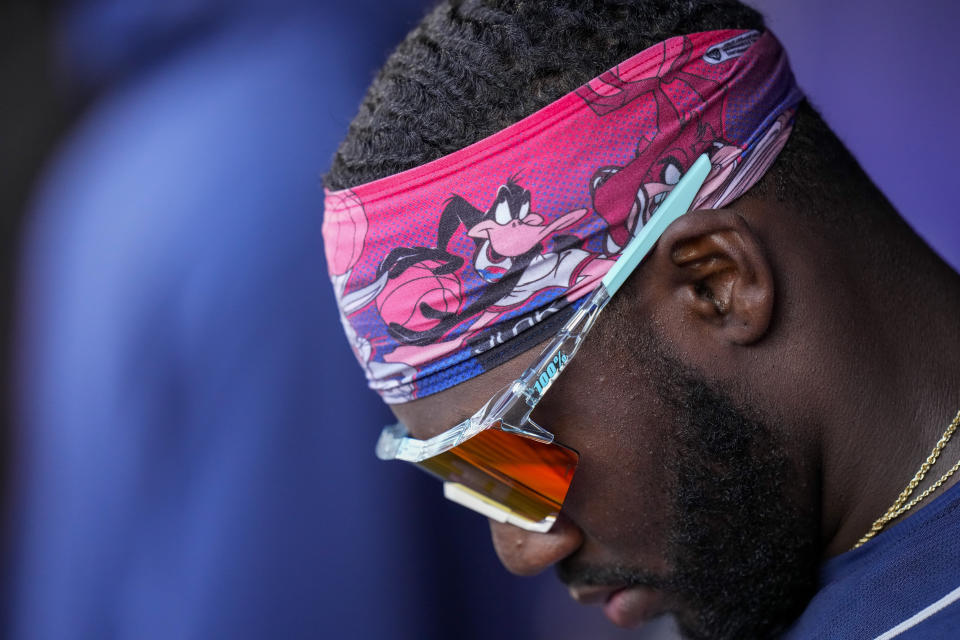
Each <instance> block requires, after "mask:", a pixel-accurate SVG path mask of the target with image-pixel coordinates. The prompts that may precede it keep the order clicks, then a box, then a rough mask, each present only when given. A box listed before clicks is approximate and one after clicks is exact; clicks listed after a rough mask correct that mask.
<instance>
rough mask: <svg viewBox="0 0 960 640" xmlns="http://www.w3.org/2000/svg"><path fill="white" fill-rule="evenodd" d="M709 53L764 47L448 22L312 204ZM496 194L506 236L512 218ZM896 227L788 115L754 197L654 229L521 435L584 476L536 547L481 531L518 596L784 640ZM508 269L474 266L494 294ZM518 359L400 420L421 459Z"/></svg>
mask: <svg viewBox="0 0 960 640" xmlns="http://www.w3.org/2000/svg"><path fill="white" fill-rule="evenodd" d="M713 29H757V30H762V29H763V23H762V19H761V17H760V16H759V15H758V14H757V13H756V12H755V11H753V10H751V9H749V8H747V7H744V6H743V5H740V4H737V3H735V2H702V3H692V2H691V3H672V2H642V1H638V2H595V3H584V2H569V3H562V2H546V1H545V2H529V1H525V2H516V1H514V2H459V3H458V2H453V3H450V4H444V5H441V6H440V7H439V8H438V9H436V10H435V11H434V12H432V13H431V14H430V15H429V16H428V17H427V18H426V19H425V20H424V22H423V23H422V24H421V25H420V26H419V27H418V28H417V29H416V30H414V32H413V33H411V35H410V36H409V37H408V38H407V40H406V41H405V42H404V43H403V44H401V46H400V47H399V48H398V49H397V51H396V52H395V53H394V54H393V55H392V56H391V58H390V60H389V61H388V62H387V64H386V65H385V67H384V69H383V70H382V71H381V73H380V75H379V76H378V77H377V79H376V81H375V82H374V84H373V85H372V87H371V89H370V91H369V93H368V95H367V98H366V99H365V100H364V103H363V105H362V106H361V110H360V114H359V115H358V116H357V118H356V120H355V121H354V122H353V124H352V125H351V128H350V133H349V136H348V138H347V139H346V140H345V141H344V143H343V145H342V146H341V148H340V150H339V151H338V153H337V156H336V158H335V160H334V164H333V167H332V169H331V171H330V173H329V174H328V175H327V178H326V182H327V186H328V187H330V188H332V189H341V188H346V187H351V186H354V185H358V184H361V183H366V182H369V181H371V180H375V179H378V178H382V177H384V176H388V175H392V174H395V173H398V172H400V171H403V170H406V169H409V168H412V167H416V166H419V165H422V164H424V163H426V162H429V161H431V160H434V159H436V158H439V157H441V156H444V155H446V154H448V153H451V152H453V151H456V150H458V149H461V148H463V147H465V146H467V145H469V144H471V143H473V142H476V141H477V140H480V139H483V138H485V137H487V136H489V135H491V134H493V133H495V132H497V131H499V130H501V129H503V128H504V127H507V126H509V125H510V124H512V123H514V122H516V121H518V120H520V119H521V118H523V117H525V116H527V115H529V114H530V113H532V112H534V111H536V110H537V109H539V108H541V107H544V106H545V105H547V104H549V103H550V102H552V101H554V100H556V99H557V98H559V97H561V96H563V95H564V94H566V93H568V92H570V91H572V90H573V89H575V88H576V87H578V86H580V85H582V84H583V83H584V82H586V81H588V80H589V79H591V78H593V77H594V76H596V75H598V74H599V73H600V72H602V71H603V70H605V69H607V68H610V67H611V66H613V65H615V64H617V63H619V62H621V61H622V60H624V59H626V58H628V57H629V56H631V55H632V54H634V53H636V52H638V51H641V50H643V49H646V48H648V47H650V46H652V45H654V44H656V43H658V42H661V41H663V40H665V39H667V38H669V37H672V36H677V35H683V34H688V33H694V32H700V31H707V30H713ZM668 181H669V179H668V175H667V173H666V172H665V173H664V182H668ZM509 192H510V190H509V189H507V194H506V196H504V197H505V200H504V203H505V204H504V206H505V207H506V208H505V209H504V215H507V214H506V212H507V211H508V210H509V211H513V209H517V210H519V209H518V208H519V207H520V206H522V203H519V202H517V203H513V202H511V201H509V198H508V197H507V196H509ZM453 204H455V205H456V206H461V205H460V203H456V202H454V203H453ZM496 209H497V202H494V203H493V204H491V206H490V210H489V211H488V212H487V213H488V214H490V215H495V214H496ZM877 212H880V213H879V214H878V213H877ZM481 213H482V212H480V211H477V212H476V214H477V215H479V214H481ZM456 215H457V216H458V219H463V216H465V215H470V212H469V211H468V210H467V209H466V207H462V208H461V209H460V210H459V213H457V214H456ZM478 219H479V218H478ZM478 224H479V223H478ZM900 225H901V223H900V222H899V220H898V218H897V217H896V215H895V214H894V213H893V212H892V211H891V210H890V208H889V206H888V205H886V203H885V201H884V200H883V197H882V196H881V195H880V194H879V193H878V192H877V191H876V189H875V188H874V187H873V185H872V184H870V182H869V180H868V179H867V178H866V177H865V176H864V175H863V173H862V171H861V170H860V169H859V167H858V165H857V163H856V162H855V160H853V158H852V157H850V155H849V153H847V152H846V150H845V149H844V147H843V145H842V144H841V143H840V142H839V141H838V140H837V139H836V137H835V136H834V135H833V134H832V133H831V132H830V131H829V129H827V128H826V126H825V125H824V124H823V122H822V120H821V119H820V118H819V116H818V115H817V114H816V113H815V112H814V111H813V110H812V109H811V108H810V107H809V106H807V105H806V104H802V105H801V106H800V108H799V110H798V113H797V116H796V122H795V128H794V133H793V134H792V137H791V138H790V140H789V141H788V143H787V146H786V147H785V149H784V151H783V152H782V154H781V157H780V159H779V160H778V161H777V163H776V164H774V166H773V167H772V169H771V170H770V171H769V172H768V173H767V174H766V176H765V177H764V178H763V179H762V180H761V182H760V183H759V184H758V185H757V186H756V187H755V188H754V190H753V191H751V192H750V193H749V194H748V195H747V196H746V197H745V198H741V199H740V200H739V201H736V202H734V203H733V204H731V205H730V206H728V207H726V208H724V209H720V210H717V211H694V212H691V213H689V214H687V215H686V216H684V217H683V218H681V219H680V220H678V221H677V222H676V223H674V224H673V225H671V226H670V227H669V228H668V229H667V231H666V232H665V233H664V235H663V236H662V238H661V239H660V241H659V243H658V245H657V247H656V248H655V249H654V251H653V253H652V254H651V255H650V257H649V258H648V259H647V261H646V262H645V263H644V264H643V265H642V266H641V267H640V269H638V271H637V273H636V274H635V275H634V276H633V278H632V279H631V280H630V282H629V283H628V284H627V285H626V286H625V288H624V290H623V292H622V293H621V294H620V295H619V297H617V298H615V299H614V301H613V302H612V303H611V306H610V309H609V311H608V312H607V315H605V316H604V317H603V318H601V320H600V321H599V322H598V324H597V327H596V329H595V331H594V333H592V334H591V335H590V338H589V339H588V340H587V341H586V342H585V343H584V347H583V350H582V351H581V354H580V355H579V356H578V357H577V360H576V362H574V363H573V364H572V365H571V367H570V368H569V369H568V370H567V371H565V372H564V373H563V375H562V376H561V377H560V379H559V382H558V383H557V385H556V386H555V388H554V390H553V391H551V393H550V394H549V395H548V396H546V397H545V400H544V401H543V402H542V403H541V404H540V406H538V409H537V411H536V412H535V414H534V419H535V420H536V421H537V422H538V423H539V424H542V425H544V426H545V427H547V428H548V429H549V430H550V431H551V432H552V433H553V434H554V435H555V436H556V438H557V440H558V441H560V442H563V443H564V444H566V445H568V446H570V447H572V448H574V449H576V450H577V451H579V453H580V455H581V463H580V467H579V469H578V471H577V474H576V477H575V479H574V483H573V485H572V486H571V488H570V492H569V494H568V496H567V500H566V502H565V503H564V509H563V512H562V514H561V517H560V519H559V520H558V522H557V524H556V525H555V526H554V528H553V529H552V530H551V531H550V532H549V533H545V534H534V533H529V532H524V531H521V530H520V529H517V528H515V527H512V526H510V525H501V524H493V525H492V530H493V538H494V543H495V546H496V548H497V551H498V553H499V554H500V557H501V559H502V560H503V562H504V564H505V565H506V566H507V567H508V568H509V569H510V570H512V571H514V572H516V573H520V574H529V573H536V572H538V571H540V570H542V569H544V568H546V567H547V566H550V565H556V566H557V569H558V571H559V574H560V576H561V578H562V579H563V580H564V581H565V582H567V583H568V584H569V585H570V587H571V590H572V593H573V594H574V596H575V597H576V598H577V599H578V600H581V601H584V602H591V601H602V602H606V610H607V613H608V615H610V617H611V618H613V619H614V620H615V621H617V622H619V623H622V624H631V623H635V622H638V621H639V620H640V619H642V618H643V617H646V616H648V615H652V614H655V613H658V612H660V611H667V610H669V611H673V612H675V613H677V615H678V619H679V620H680V621H681V623H682V625H683V626H684V628H686V629H687V631H688V632H689V633H690V635H694V636H703V637H729V638H740V637H755V636H760V635H768V634H771V633H774V632H776V631H777V630H781V629H783V627H784V626H785V625H786V624H787V623H788V622H789V621H790V620H791V619H792V618H793V617H795V616H796V615H797V614H798V613H799V612H800V611H801V610H802V608H803V605H804V604H805V602H806V600H807V599H808V598H809V596H810V595H811V593H812V590H813V588H814V584H815V571H816V564H817V559H818V558H819V557H820V555H821V553H822V550H821V546H822V541H821V539H822V530H823V529H824V527H825V526H826V525H825V524H824V523H823V522H821V505H820V486H819V485H818V483H817V477H818V475H817V467H818V464H819V462H820V460H819V455H820V447H821V440H820V438H821V433H820V429H821V424H820V423H819V421H818V418H819V416H820V414H821V410H822V409H823V408H824V405H826V404H829V403H831V402H833V401H834V400H835V399H834V398H833V397H832V395H831V391H830V389H829V388H827V387H829V385H830V381H831V380H832V378H833V376H834V375H835V372H832V371H827V370H824V369H825V368H828V367H826V366H824V365H818V362H829V361H830V359H831V358H832V357H835V356H837V354H839V353H842V352H843V351H844V350H848V349H850V345H848V344H847V343H846V342H845V341H844V340H843V338H842V337H843V335H844V332H846V331H848V330H849V327H847V326H845V323H847V322H849V319H850V318H851V317H855V316H856V313H855V312H854V311H853V310H851V309H852V307H853V306H855V303H854V302H853V301H854V300H855V298H856V296H854V295H852V294H853V291H854V290H856V289H857V288H858V287H859V285H861V284H862V282H863V279H862V278H863V276H861V275H859V272H858V271H859V270H860V269H865V272H866V273H881V270H879V269H875V268H872V267H876V266H877V265H878V264H879V262H880V261H882V260H885V259H890V258H891V256H892V255H894V253H895V250H894V249H892V248H891V247H893V246H894V244H893V243H894V241H893V240H891V239H890V238H893V237H895V236H897V234H898V233H900V232H901V231H902V228H901V226H900ZM865 228H869V230H870V239H869V240H864V239H863V237H862V235H861V233H860V232H861V231H862V230H863V229H865ZM614 242H617V239H616V238H614ZM868 244H869V245H870V251H863V249H864V247H866V246H867V245H868ZM851 254H852V255H856V256H858V261H857V262H853V261H851V260H850V255H851ZM860 256H863V258H862V259H860ZM503 257H504V256H503V255H499V254H491V256H490V258H489V262H490V265H491V267H490V274H491V278H492V279H493V280H496V279H497V278H499V277H502V274H501V273H500V272H496V271H495V270H494V269H493V266H495V263H496V264H500V263H502V262H501V261H499V258H503ZM403 259H404V256H398V257H397V258H396V260H397V261H401V260H403ZM418 259H419V260H421V263H423V261H424V258H423V257H422V256H421V257H419V258H418ZM825 270H826V271H829V272H830V273H832V274H838V277H837V281H836V282H837V284H836V286H833V287H831V288H829V289H825V288H823V287H819V286H818V285H817V280H818V278H819V277H820V274H822V273H823V272H824V271H825ZM882 273H886V271H882ZM421 280H423V278H421ZM438 283H439V285H442V286H440V289H442V288H443V286H446V285H445V284H444V282H442V281H441V280H438ZM434 290H437V288H436V287H435V289H434ZM434 306H436V305H434ZM426 320H428V319H425V321H426ZM531 346H532V345H531ZM533 353H534V352H532V351H531V352H527V353H524V354H521V355H520V356H518V357H516V358H515V359H513V360H510V361H508V362H506V363H505V364H502V365H500V366H498V367H496V368H494V369H492V370H490V371H487V372H486V373H484V374H483V375H481V376H479V377H476V378H473V379H471V380H469V381H467V382H464V383H463V384H460V385H458V386H455V387H453V388H451V389H448V390H446V391H443V392H441V393H438V394H436V395H433V396H429V397H427V398H424V399H422V400H417V401H415V402H412V403H409V404H404V405H398V406H397V407H396V408H395V411H396V413H397V415H398V416H399V417H400V419H401V421H402V422H404V424H405V425H406V426H407V428H408V429H409V430H410V432H411V433H412V435H414V436H415V437H417V438H427V437H430V436H433V435H436V434H437V433H440V432H442V431H444V430H446V429H447V428H449V427H450V426H452V425H454V424H456V423H457V422H460V421H461V420H463V419H464V418H466V417H467V416H469V415H471V414H472V413H474V411H476V409H478V408H479V407H480V406H481V405H482V404H483V403H484V402H486V401H487V399H489V398H490V397H491V396H492V395H493V394H494V393H495V392H496V391H498V390H499V389H500V388H501V387H502V386H503V385H504V384H505V383H507V382H509V381H511V380H512V379H513V378H515V377H516V376H517V375H518V374H519V373H520V372H521V371H523V370H524V369H525V368H526V367H527V366H528V365H529V364H530V361H531V360H532V358H533ZM820 371H822V372H823V376H822V378H820V379H818V378H817V377H816V376H813V377H811V376H810V372H820ZM804 376H806V377H804ZM798 380H799V382H798Z"/></svg>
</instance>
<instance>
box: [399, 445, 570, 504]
mask: <svg viewBox="0 0 960 640" xmlns="http://www.w3.org/2000/svg"><path fill="white" fill-rule="evenodd" d="M578 459H579V456H578V454H577V452H575V451H574V450H572V449H568V448H567V447H564V446H563V445H560V444H556V443H552V444H544V443H542V442H538V441H536V440H532V439H530V438H526V437H524V436H521V435H517V434H515V433H507V432H505V431H501V430H500V429H485V430H484V431H481V432H480V433H478V434H477V435H475V436H473V437H472V438H470V439H469V440H466V441H464V442H462V443H460V444H459V445H457V446H456V447H454V448H452V449H450V450H449V451H445V452H443V453H441V454H439V455H436V456H434V457H432V458H429V459H427V460H424V461H422V462H419V463H417V464H418V465H419V466H420V467H422V468H424V469H426V470H427V471H429V472H430V473H432V474H434V475H435V476H438V477H439V478H440V479H441V480H444V481H445V482H457V483H460V484H463V485H465V486H467V487H469V488H471V489H473V490H474V491H476V492H478V493H480V494H481V495H483V496H486V497H487V498H489V499H491V500H493V501H494V502H497V503H500V504H502V505H504V506H505V507H507V508H508V509H509V510H511V511H513V512H515V513H517V514H519V515H521V516H523V517H525V518H528V519H530V520H533V521H534V522H540V521H541V520H543V519H544V518H547V517H549V516H555V515H556V514H557V513H559V511H560V507H561V506H562V505H563V500H564V498H565V497H566V495H567V489H569V488H570V483H571V482H572V480H573V472H574V471H575V470H576V467H577V461H578Z"/></svg>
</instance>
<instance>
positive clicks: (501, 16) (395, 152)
mask: <svg viewBox="0 0 960 640" xmlns="http://www.w3.org/2000/svg"><path fill="white" fill-rule="evenodd" d="M763 28H764V21H763V16H762V15H761V14H760V13H759V12H757V11H756V10H754V9H752V8H750V7H747V6H745V5H743V4H741V3H740V2H737V1H736V0H685V1H681V2H676V1H671V0H449V1H447V2H442V3H441V4H440V5H439V6H437V7H436V8H435V9H434V10H433V11H431V12H430V13H429V14H428V15H427V16H426V17H425V18H424V19H423V21H422V22H421V23H420V24H419V25H418V26H417V27H416V28H415V29H414V30H413V31H412V32H411V33H410V34H409V35H408V36H407V38H406V39H405V40H404V41H403V42H402V43H401V44H400V45H399V46H398V47H397V49H396V50H395V51H394V52H393V54H392V55H391V56H390V57H389V59H388V60H387V62H386V64H385V65H384V66H383V68H382V69H381V70H380V72H379V74H378V75H377V77H376V79H375V80H374V82H373V84H372V85H371V86H370V88H369V90H368V92H367V95H366V97H365V98H364V100H363V102H362V104H361V105H360V111H359V113H358V114H357V116H356V118H354V120H353V122H352V123H351V124H350V129H349V133H348V135H347V137H346V139H345V140H344V141H343V142H342V144H341V145H340V148H339V149H338V150H337V152H336V155H335V156H334V159H333V163H332V166H331V168H330V171H329V173H328V174H327V175H326V177H325V184H326V186H327V187H329V188H331V189H342V188H345V187H350V186H355V185H358V184H363V183H365V182H369V181H371V180H375V179H378V178H382V177H384V176H388V175H391V174H394V173H398V172H400V171H403V170H405V169H409V168H411V167H415V166H418V165H421V164H424V163H426V162H429V161H431V160H434V159H436V158H439V157H441V156H443V155H446V154H448V153H451V152H453V151H456V150H458V149H461V148H463V147H465V146H467V145H469V144H471V143H473V142H476V141H477V140H481V139H483V138H485V137H487V136H489V135H492V134H493V133H496V132H497V131H499V130H501V129H503V128H505V127H507V126H508V125H510V124H512V123H514V122H516V121H518V120H520V119H522V118H523V117H525V116H527V115H529V114H531V113H533V112H534V111H536V110H538V109H540V108H542V107H544V106H546V105H548V104H550V103H551V102H553V101H554V100H557V99H558V98H560V97H561V96H563V95H565V94H566V93H568V92H570V91H572V90H573V89H575V88H576V87H578V86H580V85H582V84H583V83H585V82H587V81H588V80H590V79H591V78H593V77H595V76H597V75H599V74H600V73H602V72H603V71H604V70H606V69H608V68H610V67H612V66H614V65H616V64H617V63H619V62H621V61H623V60H625V59H627V58H628V57H630V56H631V55H633V54H635V53H637V52H639V51H642V50H643V49H646V48H648V47H650V46H652V45H654V44H656V43H658V42H660V41H662V40H665V39H666V38H669V37H671V36H675V35H679V34H684V33H693V32H697V31H709V30H712V29H763ZM753 193H755V194H757V195H761V196H763V195H766V194H774V195H775V196H776V198H777V199H778V200H780V201H786V202H790V203H792V204H793V205H794V209H797V210H800V211H807V212H810V213H813V214H815V215H816V216H817V217H818V218H819V219H821V220H822V221H824V222H826V223H827V224H828V225H830V226H844V227H847V228H849V227H850V225H851V224H853V225H862V224H863V223H865V222H866V223H870V221H865V220H862V219H859V218H858V216H857V215H856V214H853V216H852V217H851V215H850V214H849V213H845V214H844V215H843V216H838V215H837V213H836V212H837V211H838V209H839V208H838V205H840V204H842V203H844V202H850V201H851V199H853V198H856V199H857V200H858V201H859V202H860V203H861V204H864V203H867V202H868V203H870V204H871V205H873V206H871V207H870V208H871V209H882V210H888V211H891V212H892V211H893V210H892V207H890V206H889V204H888V203H887V202H886V200H885V199H884V197H883V195H882V194H881V193H880V192H879V190H878V189H877V188H876V187H875V186H874V185H873V183H872V182H871V181H870V179H869V178H868V177H867V176H866V174H865V173H864V172H863V170H862V169H861V168H860V165H859V164H858V163H857V161H856V160H855V159H854V158H853V156H852V155H851V154H850V153H849V151H847V149H846V147H844V145H843V143H842V142H841V141H840V140H839V139H838V138H837V136H836V135H835V134H834V133H833V132H832V131H831V130H830V129H829V127H827V125H826V124H825V123H824V121H823V119H822V118H821V117H820V115H819V114H818V113H817V112H816V111H815V110H814V109H813V108H812V107H811V106H810V105H809V104H808V103H807V102H803V103H802V104H801V105H800V107H799V109H798V113H797V116H796V123H795V127H794V132H793V134H792V135H791V138H790V140H789V142H788V143H787V146H786V148H785V149H784V150H783V152H782V153H781V155H780V157H779V159H778V161H777V162H776V163H775V164H774V166H773V168H772V169H771V170H770V171H769V172H768V173H767V175H766V176H764V178H763V180H761V182H760V183H759V184H758V185H757V186H756V187H754V190H753ZM871 215H875V214H871ZM873 224H876V219H875V218H874V219H873Z"/></svg>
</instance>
